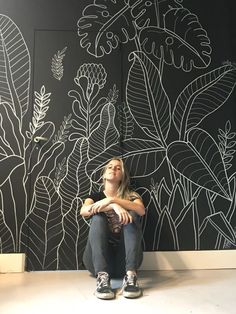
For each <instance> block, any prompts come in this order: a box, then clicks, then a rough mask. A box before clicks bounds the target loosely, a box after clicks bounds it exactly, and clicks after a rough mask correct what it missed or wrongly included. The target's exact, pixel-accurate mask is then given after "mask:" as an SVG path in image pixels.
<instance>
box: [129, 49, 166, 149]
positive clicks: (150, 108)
mask: <svg viewBox="0 0 236 314" xmlns="http://www.w3.org/2000/svg"><path fill="white" fill-rule="evenodd" d="M130 60H131V61H133V64H132V66H131V68H130V71H129V74H128V79H127V103H128V106H129V108H130V111H131V113H132V114H133V117H134V119H135V120H136V122H137V123H138V125H139V126H140V127H141V128H142V129H143V131H144V132H145V133H146V134H147V135H148V136H150V137H151V138H156V139H157V140H160V141H161V142H162V145H163V146H164V143H165V139H166V137H167V135H168V131H169V128H170V119H171V115H170V101H169V98H168V96H167V94H166V92H165V89H164V87H163V85H162V81H161V78H160V74H159V71H158V69H157V68H156V66H155V65H154V63H153V62H152V61H151V60H150V59H149V58H148V57H147V56H146V55H145V54H144V53H142V52H135V53H132V54H131V55H130Z"/></svg>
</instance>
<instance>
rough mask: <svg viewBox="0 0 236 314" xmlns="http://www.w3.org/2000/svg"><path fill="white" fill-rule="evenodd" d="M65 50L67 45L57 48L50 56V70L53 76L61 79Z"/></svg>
mask: <svg viewBox="0 0 236 314" xmlns="http://www.w3.org/2000/svg"><path fill="white" fill-rule="evenodd" d="M66 50H67V47H64V48H63V49H62V50H61V51H60V50H58V51H57V53H55V54H54V56H53V57H52V64H51V71H52V75H53V77H54V78H55V79H56V80H58V81H61V79H62V78H63V74H64V66H63V59H64V57H65V52H66Z"/></svg>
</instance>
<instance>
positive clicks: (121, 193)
mask: <svg viewBox="0 0 236 314" xmlns="http://www.w3.org/2000/svg"><path fill="white" fill-rule="evenodd" d="M112 160H117V161H119V162H120V166H121V173H122V179H121V181H120V185H119V188H118V190H117V196H118V197H120V198H125V199H129V198H130V195H131V194H133V191H131V190H130V176H129V173H128V171H127V168H126V166H125V164H124V161H123V160H122V159H121V158H119V157H113V158H111V159H110V160H109V161H108V162H107V164H106V165H105V167H104V168H103V172H102V179H103V185H105V179H104V174H105V172H106V170H107V167H108V165H109V163H110V162H111V161H112Z"/></svg>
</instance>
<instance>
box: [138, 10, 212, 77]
mask: <svg viewBox="0 0 236 314" xmlns="http://www.w3.org/2000/svg"><path fill="white" fill-rule="evenodd" d="M164 24H165V25H164V28H160V27H155V26H152V27H146V28H144V29H143V30H142V32H141V34H140V42H141V45H142V48H143V50H144V51H145V52H146V53H148V54H152V55H154V56H155V57H156V58H158V59H161V58H163V59H164V62H165V63H166V64H169V65H173V66H174V67H176V68H178V69H179V68H181V69H182V70H183V71H186V72H189V71H191V70H192V68H193V67H195V68H206V67H207V66H208V65H209V64H210V61H211V58H210V53H211V47H210V41H209V38H208V37H207V33H206V31H205V30H204V29H203V28H202V26H201V24H200V23H199V21H198V18H197V16H196V15H194V14H192V13H190V12H189V10H187V9H184V8H177V9H172V10H169V11H168V12H167V13H166V14H165V17H164Z"/></svg>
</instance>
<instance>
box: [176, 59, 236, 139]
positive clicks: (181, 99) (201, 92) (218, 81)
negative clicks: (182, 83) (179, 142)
mask: <svg viewBox="0 0 236 314" xmlns="http://www.w3.org/2000/svg"><path fill="white" fill-rule="evenodd" d="M235 84H236V69H235V68H234V67H233V66H230V65H226V66H222V67H220V68H217V69H215V70H213V71H211V72H208V73H206V74H204V75H201V76H200V77H198V78H196V79H195V80H194V81H192V82H191V83H190V84H189V85H187V86H186V87H185V88H184V90H183V91H182V92H181V93H180V95H179V96H178V98H177V100H176V103H175V107H174V110H173V121H174V124H175V126H176V129H177V130H178V132H179V133H180V138H181V139H184V136H185V134H186V132H187V131H188V130H189V129H191V128H193V127H196V126H197V125H198V124H199V123H200V122H201V121H202V120H203V119H204V118H206V117H207V116H208V115H209V114H211V113H212V112H214V111H215V110H217V109H218V108H220V107H221V106H222V105H223V104H224V103H225V102H226V100H227V99H228V98H229V96H230V95H231V93H232V91H233V89H234V87H235Z"/></svg>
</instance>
